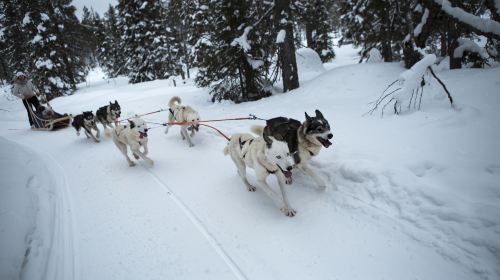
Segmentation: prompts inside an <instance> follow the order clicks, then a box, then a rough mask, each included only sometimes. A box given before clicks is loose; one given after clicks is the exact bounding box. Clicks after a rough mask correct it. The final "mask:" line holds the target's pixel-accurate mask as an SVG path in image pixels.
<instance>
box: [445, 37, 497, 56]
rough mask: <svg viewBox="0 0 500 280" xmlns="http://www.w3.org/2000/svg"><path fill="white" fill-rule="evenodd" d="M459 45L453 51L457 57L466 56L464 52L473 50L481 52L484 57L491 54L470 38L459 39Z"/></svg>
mask: <svg viewBox="0 0 500 280" xmlns="http://www.w3.org/2000/svg"><path fill="white" fill-rule="evenodd" d="M458 43H459V45H460V46H459V47H458V48H456V49H455V51H453V56H454V57H456V58H461V57H463V56H464V52H466V51H467V52H473V53H477V54H479V55H480V56H481V57H482V58H484V59H488V58H489V57H490V56H489V55H488V53H487V52H486V50H485V49H484V48H481V47H480V46H478V45H477V44H476V43H475V42H473V41H471V40H468V39H463V38H461V39H458Z"/></svg>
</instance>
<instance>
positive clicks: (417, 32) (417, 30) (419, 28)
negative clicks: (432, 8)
mask: <svg viewBox="0 0 500 280" xmlns="http://www.w3.org/2000/svg"><path fill="white" fill-rule="evenodd" d="M428 18H429V9H425V12H424V14H423V15H422V19H421V20H420V23H419V24H418V25H417V27H415V30H413V36H415V37H418V35H420V33H421V32H422V28H423V27H424V25H425V23H426V22H427V19H428Z"/></svg>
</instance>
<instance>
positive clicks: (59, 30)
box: [22, 0, 87, 99]
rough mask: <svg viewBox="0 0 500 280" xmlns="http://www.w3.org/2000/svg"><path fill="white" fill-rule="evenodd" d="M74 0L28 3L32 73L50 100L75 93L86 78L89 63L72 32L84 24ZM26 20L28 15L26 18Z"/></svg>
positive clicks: (28, 30)
mask: <svg viewBox="0 0 500 280" xmlns="http://www.w3.org/2000/svg"><path fill="white" fill-rule="evenodd" d="M70 3H71V1H70V0H61V1H54V2H46V1H28V3H27V5H26V6H25V7H26V8H27V10H28V12H27V13H26V15H27V16H29V18H30V20H29V21H28V20H26V21H24V23H25V24H24V26H23V29H22V32H24V33H25V34H26V35H27V39H28V41H26V42H25V43H26V44H27V45H28V49H29V53H28V57H29V58H30V59H32V60H31V61H29V67H28V69H29V71H30V72H31V73H32V75H33V80H34V81H35V83H36V85H37V86H38V88H39V90H40V91H41V92H42V93H44V94H45V95H46V96H47V98H48V99H51V98H53V97H56V96H61V95H64V94H69V93H71V92H72V91H73V90H74V89H75V88H76V84H77V83H78V82H81V81H83V80H84V79H85V76H86V74H87V73H86V69H85V64H84V63H83V61H82V59H81V52H80V50H79V48H78V42H77V41H76V40H74V39H75V37H74V36H75V35H74V33H73V32H72V30H76V29H78V26H79V25H80V23H79V21H78V19H77V18H76V16H75V8H74V7H73V6H71V5H70ZM25 18H26V16H25Z"/></svg>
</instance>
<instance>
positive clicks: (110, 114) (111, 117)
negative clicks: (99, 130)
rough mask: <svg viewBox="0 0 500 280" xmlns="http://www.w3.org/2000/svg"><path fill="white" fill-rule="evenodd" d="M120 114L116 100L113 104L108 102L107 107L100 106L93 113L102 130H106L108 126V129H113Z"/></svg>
mask: <svg viewBox="0 0 500 280" xmlns="http://www.w3.org/2000/svg"><path fill="white" fill-rule="evenodd" d="M120 114H121V108H120V104H118V101H116V100H115V102H114V103H112V102H111V101H110V102H109V105H106V106H102V107H101V108H99V109H98V110H97V111H96V113H95V115H96V117H97V121H98V122H100V123H101V124H102V127H103V128H104V129H106V127H108V126H109V128H113V124H114V123H116V122H117V121H118V118H119V117H120Z"/></svg>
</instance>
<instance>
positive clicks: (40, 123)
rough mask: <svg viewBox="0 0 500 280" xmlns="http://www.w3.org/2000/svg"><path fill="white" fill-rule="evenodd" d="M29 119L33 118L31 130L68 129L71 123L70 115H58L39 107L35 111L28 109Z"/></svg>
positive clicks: (48, 108) (47, 108) (49, 108)
mask: <svg viewBox="0 0 500 280" xmlns="http://www.w3.org/2000/svg"><path fill="white" fill-rule="evenodd" d="M28 108H29V111H30V114H31V117H32V118H33V127H32V128H31V129H32V130H38V131H50V130H54V129H60V128H65V127H68V126H69V125H70V123H71V119H72V117H71V115H68V114H64V115H63V114H59V113H57V112H56V111H54V110H52V108H51V107H50V105H49V106H48V107H44V106H40V107H39V108H37V110H36V111H33V109H32V108H31V106H29V107H28Z"/></svg>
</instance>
